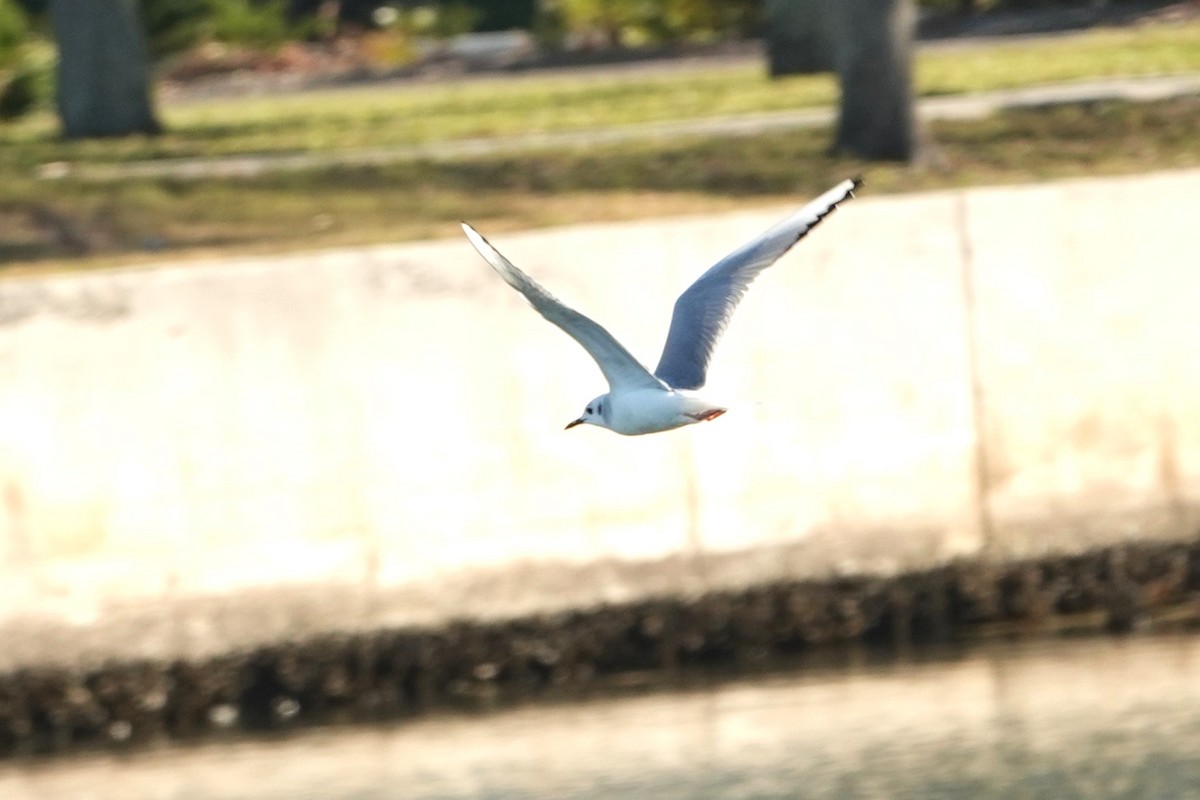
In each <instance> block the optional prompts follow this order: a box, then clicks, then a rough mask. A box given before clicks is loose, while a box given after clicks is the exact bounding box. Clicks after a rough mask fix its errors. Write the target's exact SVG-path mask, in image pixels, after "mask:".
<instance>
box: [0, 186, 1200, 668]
mask: <svg viewBox="0 0 1200 800" xmlns="http://www.w3.org/2000/svg"><path fill="white" fill-rule="evenodd" d="M1197 196H1200V172H1198V171H1191V172H1184V173H1178V174H1163V175H1152V176H1139V177H1132V178H1120V179H1097V180H1086V181H1072V182H1065V183H1056V184H1047V185H1039V186H1033V187H1012V188H994V189H973V190H968V191H964V192H952V193H937V194H928V195H917V196H907V197H885V198H872V197H871V196H870V191H869V187H868V189H867V191H866V192H865V194H864V196H863V197H861V198H860V199H858V200H855V201H854V202H853V203H851V204H849V205H847V206H846V207H845V208H844V209H843V210H841V211H839V212H838V213H837V214H835V215H834V216H833V217H831V218H830V219H829V220H828V221H827V222H826V223H825V224H824V226H823V227H822V228H821V229H820V230H819V231H817V232H816V233H815V234H813V236H812V237H811V238H810V239H807V240H806V241H805V242H803V243H802V244H801V246H799V247H798V248H797V250H796V251H795V252H794V253H792V254H790V255H789V256H788V257H787V258H786V259H785V260H784V261H783V262H781V263H780V264H779V265H778V267H777V268H775V269H773V270H771V271H770V272H768V273H766V274H765V275H764V276H763V277H762V278H761V279H760V281H759V283H758V284H756V286H755V287H754V290H753V291H751V292H750V294H749V295H748V296H747V299H746V301H745V302H744V304H743V306H742V308H741V309H739V312H738V314H737V315H736V316H735V318H734V322H733V324H732V326H731V329H730V331H729V333H728V334H727V336H726V338H725V340H724V341H723V342H722V345H721V347H720V349H719V351H718V354H717V357H716V360H715V363H714V367H713V370H712V373H711V374H710V384H709V387H708V388H707V389H706V390H705V391H704V394H705V396H707V397H710V398H712V399H714V400H718V401H720V402H722V403H724V404H727V405H728V406H729V407H730V409H731V412H730V413H729V414H727V415H726V416H725V417H723V418H722V419H721V420H719V421H718V422H716V423H713V424H711V425H703V426H697V427H695V428H691V429H688V430H685V431H677V432H674V433H671V434H666V435H662V436H655V437H643V438H637V439H626V438H622V437H617V436H614V435H611V434H608V433H607V432H603V431H598V430H595V429H585V430H575V431H571V432H570V433H564V432H562V430H561V428H562V425H563V424H564V423H565V422H566V421H568V420H569V419H572V418H573V417H574V416H576V415H577V414H578V413H579V410H580V408H581V406H582V404H583V402H584V401H586V400H587V399H588V398H590V397H592V396H594V395H595V394H599V393H600V392H601V391H603V381H602V379H601V378H600V376H599V373H598V371H597V370H596V369H595V367H594V365H593V364H592V363H591V362H590V360H588V359H587V358H586V357H585V356H583V355H582V353H581V351H579V349H578V347H577V346H576V345H575V344H574V343H573V342H571V341H570V340H568V339H567V338H566V337H564V336H563V335H562V334H561V333H559V332H557V331H555V330H554V329H552V328H551V327H550V326H548V325H546V323H545V322H544V321H542V320H541V319H539V318H538V317H537V316H536V314H534V313H533V312H531V311H530V310H529V309H527V308H526V307H524V305H523V303H522V301H521V300H520V299H519V298H518V297H517V296H516V295H515V293H513V292H512V291H511V290H509V289H508V288H507V287H505V286H504V285H503V284H502V283H501V282H500V281H499V280H498V279H497V278H496V277H495V275H493V274H492V273H491V271H490V270H489V269H488V268H487V266H486V265H485V264H484V263H483V262H482V261H481V260H480V259H479V258H478V256H476V255H475V253H474V252H473V251H472V250H471V248H470V247H469V245H468V244H467V243H466V242H465V241H463V240H458V239H454V240H449V241H442V242H431V243H423V244H415V245H405V246H396V247H384V248H372V249H368V250H357V251H343V252H329V253H320V254H312V255H305V256H294V257H285V258H278V259H271V260H246V261H241V262H223V263H220V264H189V265H185V266H168V267H163V268H158V269H134V270H119V271H111V272H105V273H101V274H89V275H82V276H76V275H63V276H56V277H50V278H39V279H14V280H8V281H4V282H3V283H0V636H3V640H4V641H5V642H6V647H5V648H4V650H3V652H2V653H0V668H10V667H12V666H15V665H19V664H22V663H29V662H34V661H63V660H77V659H85V660H92V659H98V658H103V657H109V656H119V657H130V658H132V657H153V658H167V657H175V656H190V657H200V656H204V655H209V654H213V653H217V652H221V651H224V650H227V649H231V648H236V647H245V646H251V645H254V644H258V643H262V642H265V641H272V640H276V639H282V638H286V637H289V636H297V635H305V634H312V633H317V632H320V631H326V630H334V629H339V630H365V629H370V628H375V627H380V626H389V625H406V624H418V625H425V624H437V623H439V622H443V621H446V620H448V619H453V618H462V617H467V618H503V617H511V616H514V615H518V614H525V613H532V612H541V611H554V610H560V609H566V608H576V607H586V606H592V605H595V604H597V603H601V602H615V601H626V600H632V599H636V598H638V597H641V596H646V595H684V596H690V595H694V594H696V593H700V592H704V591H707V590H713V589H724V588H736V587H744V586H748V585H751V584H754V583H759V582H765V581H772V580H780V579H797V578H824V577H830V576H837V575H846V574H864V573H865V574H894V573H896V572H899V571H903V570H914V569H922V568H927V567H931V566H935V565H938V564H942V563H945V562H946V561H947V560H950V559H953V558H957V557H976V558H980V557H982V558H992V559H999V560H1006V559H1015V558H1023V557H1029V556H1038V555H1042V554H1045V553H1048V552H1058V553H1071V552H1079V551H1083V550H1086V549H1088V548H1091V547H1095V546H1098V545H1103V544H1107V543H1112V542H1117V541H1123V540H1127V539H1139V540H1146V539H1171V538H1185V537H1189V536H1191V535H1192V534H1194V533H1195V532H1196V530H1197V528H1198V527H1200V410H1198V409H1200V322H1197V316H1196V313H1197V312H1196V309H1198V308H1200V228H1197V226H1196V224H1195V221H1194V219H1193V217H1194V216H1195V209H1196V200H1195V198H1196V197H1197ZM787 210H788V209H786V208H781V207H776V208H772V209H766V210H755V211H750V212H746V213H740V214H731V215H725V216H722V217H719V218H690V219H676V220H654V221H646V222H640V223H633V224H628V223H626V224H612V225H594V226H580V227H574V228H566V229H558V230H551V231H541V232H535V233H522V234H509V235H505V234H497V233H495V232H492V231H489V230H488V226H487V224H486V221H479V227H480V228H481V229H482V230H483V231H484V233H485V234H491V238H492V240H493V242H494V243H496V244H497V246H499V247H500V248H501V249H502V250H503V251H504V252H505V253H506V254H508V255H509V256H510V257H511V258H512V259H513V260H514V261H515V262H516V263H517V264H519V265H521V266H523V267H525V268H526V269H528V271H529V272H530V273H531V274H533V275H535V276H536V277H537V278H538V279H539V280H541V281H543V282H544V283H545V284H546V285H547V286H548V287H549V288H550V289H551V290H552V291H554V292H555V293H556V294H557V295H559V296H560V297H562V298H563V299H564V300H566V301H567V302H569V303H572V304H573V305H575V306H577V307H578V308H580V309H581V310H583V311H584V312H585V313H589V314H591V315H593V316H595V317H596V318H597V319H598V320H599V321H600V322H602V323H603V324H605V325H606V326H607V327H609V328H610V330H612V331H613V332H614V333H615V334H616V335H617V336H618V337H620V338H621V339H622V340H623V341H624V342H625V343H626V344H627V345H628V346H629V347H630V349H631V350H632V351H633V352H634V353H635V354H637V355H639V356H641V357H642V358H643V359H645V360H646V361H649V362H651V363H653V362H654V360H655V359H656V357H657V353H658V349H659V347H660V346H661V340H662V336H663V334H664V332H665V330H666V326H667V322H668V320H669V314H670V310H671V302H672V301H673V299H674V297H675V296H676V294H677V293H678V292H679V290H681V289H682V288H683V287H684V286H686V285H687V283H688V282H689V281H690V280H691V279H692V278H693V277H694V276H695V275H696V274H698V272H699V271H700V270H701V269H702V268H703V267H704V266H706V265H707V264H709V263H711V262H712V261H713V260H715V259H716V258H717V257H719V256H721V255H723V254H724V253H725V252H727V251H728V250H730V249H732V248H733V247H734V246H736V245H737V244H739V243H741V241H743V240H744V239H745V238H748V237H749V236H752V235H754V234H756V233H758V232H759V231H760V230H761V229H763V228H764V227H765V226H767V225H769V224H770V223H772V222H773V221H775V220H776V219H777V218H778V217H780V216H781V215H782V214H783V213H786V211H787ZM631 288H633V289H636V291H630V289H631Z"/></svg>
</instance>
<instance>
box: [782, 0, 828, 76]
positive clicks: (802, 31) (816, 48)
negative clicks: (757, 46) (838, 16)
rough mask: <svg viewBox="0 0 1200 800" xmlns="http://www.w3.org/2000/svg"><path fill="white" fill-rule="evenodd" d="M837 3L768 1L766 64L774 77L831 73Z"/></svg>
mask: <svg viewBox="0 0 1200 800" xmlns="http://www.w3.org/2000/svg"><path fill="white" fill-rule="evenodd" d="M834 2H837V0H766V16H767V29H766V40H767V65H768V69H769V70H770V73H771V76H772V77H778V76H780V75H800V74H808V73H813V72H832V71H833V70H834V68H835V66H836V61H835V56H834V46H833V45H834V42H833V26H832V23H831V21H830V18H831V16H832V14H833V11H832V9H831V8H830V6H831V4H832V3H834Z"/></svg>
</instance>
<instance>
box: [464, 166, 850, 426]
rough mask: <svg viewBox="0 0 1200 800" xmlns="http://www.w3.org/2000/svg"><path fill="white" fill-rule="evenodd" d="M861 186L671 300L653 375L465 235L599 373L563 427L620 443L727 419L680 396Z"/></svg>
mask: <svg viewBox="0 0 1200 800" xmlns="http://www.w3.org/2000/svg"><path fill="white" fill-rule="evenodd" d="M861 185H862V180H861V179H859V178H854V179H853V180H846V181H842V182H841V183H839V184H838V185H837V186H835V187H833V188H832V189H830V190H829V191H827V192H825V193H824V194H823V195H821V196H820V197H818V198H817V199H815V200H813V201H812V202H811V203H808V204H807V205H805V206H804V207H803V208H801V209H800V210H799V211H797V212H796V213H794V214H792V215H791V216H790V217H788V218H787V219H785V220H783V221H782V222H780V223H779V224H778V225H776V226H775V227H773V228H771V229H770V230H768V231H767V232H765V233H763V234H762V235H761V236H759V237H758V238H757V239H754V240H753V241H751V242H748V243H747V244H745V245H743V246H741V247H740V248H738V249H737V250H735V251H733V252H732V253H730V254H729V255H727V256H725V258H723V259H721V260H720V261H718V262H717V263H716V264H715V265H713V266H712V267H711V268H709V270H708V271H707V272H705V273H704V274H703V275H701V276H700V277H699V278H698V279H697V280H696V282H695V283H693V284H692V285H691V286H689V287H688V288H687V291H685V292H684V293H683V294H681V295H680V296H679V299H678V300H676V301H675V311H674V313H673V315H672V317H671V328H670V330H669V331H668V333H667V343H666V344H665V345H664V346H663V353H662V358H661V359H659V362H658V367H656V368H655V370H654V372H653V373H651V372H650V370H648V369H646V367H644V366H643V365H642V364H641V362H639V361H638V360H637V359H636V358H634V357H633V356H632V355H630V354H629V351H628V350H626V349H625V347H624V346H623V345H622V344H621V343H620V342H618V341H617V340H616V338H614V337H613V335H612V334H611V333H609V332H608V331H606V330H605V329H604V328H602V327H601V326H600V325H598V324H597V323H596V322H594V321H592V320H591V319H589V318H588V317H586V316H584V315H583V314H580V313H579V312H578V311H576V310H575V309H573V308H570V307H569V306H566V305H564V304H563V303H561V302H560V301H559V300H557V299H556V298H555V297H554V296H553V295H551V294H550V293H549V292H547V291H546V290H545V289H543V288H542V287H541V286H540V285H539V284H538V283H537V281H535V280H533V278H530V277H529V276H528V275H526V274H525V273H524V272H522V271H521V270H519V269H517V268H516V267H515V266H513V264H512V262H511V261H509V260H508V259H507V258H505V257H504V256H503V255H501V253H500V251H498V250H497V249H496V248H494V247H492V245H491V244H489V243H488V241H487V239H484V238H483V237H482V236H480V235H479V232H478V231H476V230H475V229H474V228H472V227H471V226H470V225H468V224H467V223H465V222H464V223H462V227H463V231H464V232H465V233H466V234H467V238H468V239H470V241H471V244H473V245H474V246H475V249H476V250H478V251H479V254H480V255H481V256H483V257H484V259H486V260H487V262H488V263H489V264H491V265H492V267H493V268H494V269H495V270H496V272H498V273H500V277H502V278H504V280H505V281H506V282H507V283H508V285H509V286H511V287H513V288H514V289H516V290H517V291H518V292H520V293H521V294H523V295H524V296H525V299H526V300H528V301H529V302H530V304H531V305H532V306H533V307H534V309H536V310H537V312H538V313H539V314H541V315H542V316H543V317H545V318H546V319H547V320H548V321H550V322H552V323H554V324H555V325H557V326H558V327H560V328H562V329H563V331H565V332H566V334H567V335H568V336H570V337H571V338H572V339H574V340H575V341H577V342H579V344H581V345H582V346H583V349H584V350H586V351H587V352H588V355H590V356H591V357H592V358H594V359H595V360H596V363H597V364H598V365H599V366H600V371H601V372H602V373H604V378H605V380H607V381H608V393H607V394H602V395H600V396H599V397H597V398H596V399H594V400H592V401H591V402H590V403H588V404H587V406H586V407H585V408H584V410H583V414H582V415H581V416H580V417H579V418H578V419H576V420H573V421H572V422H570V423H569V424H568V425H567V429H570V428H574V427H575V426H576V425H583V424H588V425H598V426H599V427H601V428H608V429H609V430H610V431H615V432H617V433H620V434H624V435H626V436H636V435H640V434H644V433H657V432H659V431H669V430H671V429H673V428H679V427H682V426H684V425H693V424H695V423H697V422H708V421H710V420H714V419H716V418H717V417H719V416H721V415H722V414H724V413H725V409H724V408H721V407H720V406H716V405H713V404H712V403H709V402H706V401H704V400H702V399H700V398H698V397H695V396H693V395H688V394H683V391H686V390H692V389H699V388H700V387H702V386H704V382H705V375H706V373H707V371H708V362H709V359H711V358H712V352H713V349H714V348H715V347H716V344H717V339H719V338H720V336H721V334H722V333H723V332H724V330H725V327H726V326H727V325H728V324H729V319H730V317H731V316H732V315H733V310H734V308H736V307H737V304H738V302H739V301H740V300H741V299H742V296H743V295H744V294H745V293H746V289H747V288H749V286H750V283H751V281H753V280H754V279H755V278H756V277H757V276H758V273H760V272H762V271H763V270H764V269H766V268H767V267H769V266H771V265H772V264H774V263H775V262H776V261H778V260H779V258H780V256H782V255H783V254H784V253H786V252H787V251H788V250H790V249H791V248H792V245H794V244H795V243H796V242H798V241H800V239H802V238H804V235H805V234H806V233H808V232H809V231H810V230H812V229H813V228H815V227H816V226H817V224H818V223H819V222H820V221H821V220H823V219H824V218H825V217H826V216H828V215H829V213H830V212H832V211H833V210H834V209H835V208H837V207H838V205H839V204H840V203H842V202H843V201H845V200H847V199H850V198H852V197H854V190H855V189H857V188H858V187H859V186H861Z"/></svg>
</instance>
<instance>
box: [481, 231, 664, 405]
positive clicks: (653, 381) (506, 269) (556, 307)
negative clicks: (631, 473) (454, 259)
mask: <svg viewBox="0 0 1200 800" xmlns="http://www.w3.org/2000/svg"><path fill="white" fill-rule="evenodd" d="M462 228H463V232H464V233H465V234H466V235H467V238H468V239H469V240H470V241H471V244H473V245H474V246H475V249H476V250H478V251H479V254H480V255H481V256H483V257H484V259H485V260H486V261H487V262H488V263H489V264H491V265H492V268H493V269H495V270H496V272H498V273H500V277H501V278H504V280H505V282H506V283H508V285H509V286H511V287H513V288H514V289H516V290H517V291H518V292H520V293H521V294H523V295H524V296H525V299H526V300H528V301H529V304H530V305H532V306H533V307H534V309H536V310H537V312H538V313H539V314H541V315H542V316H543V317H545V318H546V320H547V321H549V322H552V323H554V324H555V325H557V326H558V327H559V328H561V329H562V330H563V331H564V332H565V333H566V334H567V335H568V336H570V337H571V338H572V339H574V340H575V341H577V342H579V344H581V345H582V346H583V349H584V350H586V351H587V352H588V355H590V356H591V357H592V358H593V359H595V360H596V364H598V365H599V367H600V371H601V372H602V373H604V379H605V380H606V381H608V386H609V389H610V390H611V391H615V390H617V389H636V388H639V387H643V388H654V389H665V388H666V387H665V386H664V384H663V382H662V381H660V380H659V379H658V378H656V377H654V376H653V375H651V374H650V370H648V369H646V367H645V366H643V365H642V364H641V362H639V361H638V360H637V359H636V358H634V357H633V356H632V355H630V353H629V351H628V350H626V349H625V347H624V346H623V345H622V344H621V343H620V342H618V341H617V340H616V338H615V337H614V336H613V335H612V334H611V333H609V332H608V331H606V330H605V329H604V328H603V327H601V326H600V325H599V324H597V323H596V322H594V321H593V320H591V319H589V318H588V317H586V316H584V315H583V314H580V313H579V312H578V311H576V310H575V309H573V308H571V307H570V306H567V305H565V304H563V303H562V302H560V301H559V300H558V299H557V298H555V297H554V295H552V294H550V293H549V292H547V291H546V290H545V289H543V288H542V287H541V285H539V284H538V282H537V281H535V280H534V279H533V278H531V277H529V276H528V275H526V274H525V273H524V272H522V271H521V270H519V269H517V268H516V267H515V266H514V265H513V263H512V262H511V261H509V260H508V259H507V258H505V257H504V256H503V255H502V254H501V253H500V251H499V250H497V249H496V248H495V247H492V245H491V244H490V243H489V242H488V240H487V239H485V238H483V237H482V236H481V235H480V234H479V232H478V231H476V230H475V229H474V228H472V227H471V226H470V225H468V224H467V223H465V222H464V223H462Z"/></svg>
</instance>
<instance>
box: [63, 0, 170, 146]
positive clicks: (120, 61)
mask: <svg viewBox="0 0 1200 800" xmlns="http://www.w3.org/2000/svg"><path fill="white" fill-rule="evenodd" d="M50 22H51V25H52V29H53V32H54V39H55V42H56V43H57V45H58V85H57V87H56V89H55V100H56V102H57V104H58V113H59V117H60V119H61V120H62V127H63V134H64V135H65V136H67V137H68V138H72V139H75V138H88V137H95V136H124V135H127V134H130V133H158V132H159V131H160V130H161V126H160V125H159V123H158V120H157V118H156V117H155V115H154V111H153V109H152V108H151V104H150V75H149V70H148V68H147V55H146V45H145V41H144V40H143V37H142V29H141V23H140V20H139V18H138V12H137V8H136V6H135V5H134V3H133V1H132V0H88V2H86V3H84V2H79V0H51V2H50Z"/></svg>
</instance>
